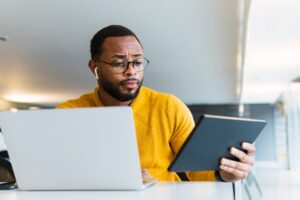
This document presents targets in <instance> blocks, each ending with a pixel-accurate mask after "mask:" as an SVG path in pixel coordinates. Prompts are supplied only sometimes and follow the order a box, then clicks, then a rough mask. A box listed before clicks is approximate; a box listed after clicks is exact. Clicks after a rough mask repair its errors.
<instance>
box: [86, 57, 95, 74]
mask: <svg viewBox="0 0 300 200" xmlns="http://www.w3.org/2000/svg"><path fill="white" fill-rule="evenodd" d="M88 65H89V68H90V70H91V72H92V73H93V74H95V67H96V63H95V61H94V60H93V59H91V60H89V63H88Z"/></svg>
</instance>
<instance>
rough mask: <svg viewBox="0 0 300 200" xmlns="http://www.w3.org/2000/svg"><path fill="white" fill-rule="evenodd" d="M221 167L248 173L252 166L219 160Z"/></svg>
mask: <svg viewBox="0 0 300 200" xmlns="http://www.w3.org/2000/svg"><path fill="white" fill-rule="evenodd" d="M221 165H225V166H227V167H230V168H233V169H237V170H239V171H243V172H250V171H251V168H252V166H251V165H249V164H245V163H242V162H237V161H233V160H229V159H226V158H222V159H221Z"/></svg>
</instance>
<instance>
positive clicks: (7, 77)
mask: <svg viewBox="0 0 300 200" xmlns="http://www.w3.org/2000/svg"><path fill="white" fill-rule="evenodd" d="M299 23H300V1H297V0H263V1H258V0H252V1H250V0H228V1H224V0H209V1H207V0H185V1H183V0H165V1H159V0H152V1H141V0H131V1H124V0H110V1H103V0H90V1H88V2H84V1H74V0H73V1H71V0H59V1H58V0H52V1H47V2H45V1H38V0H27V1H18V0H0V110H12V111H15V110H18V109H51V108H54V107H55V106H56V105H57V104H59V103H60V102H63V101H65V100H68V99H71V98H76V97H79V96H80V95H81V94H83V93H87V92H90V91H92V90H93V89H94V87H95V86H96V80H95V78H94V76H93V75H92V74H91V72H90V71H89V69H88V67H87V63H88V60H89V59H90V55H89V42H90V40H91V38H92V36H93V35H94V34H95V33H96V32H97V31H98V30H99V29H101V28H103V27H105V26H107V25H111V24H120V25H124V26H126V27H128V28H130V29H131V30H133V31H134V32H135V33H136V34H137V36H138V37H139V38H140V40H141V42H142V44H143V47H144V51H145V56H146V57H147V58H148V59H149V60H150V61H151V63H150V66H149V67H148V69H147V71H146V72H145V80H144V85H145V86H147V87H150V88H153V89H155V90H158V91H161V92H167V93H172V94H174V95H176V96H177V97H179V98H180V99H181V100H182V101H184V102H185V103H186V104H187V105H188V106H189V108H190V109H191V111H192V113H193V115H194V118H195V120H197V118H198V117H199V116H200V114H201V113H209V114H218V115H228V116H240V117H252V118H258V119H265V120H267V122H268V124H267V126H266V128H265V129H264V131H263V132H262V134H261V135H260V136H259V138H258V139H257V142H256V147H257V155H256V165H255V169H254V173H253V174H255V177H256V180H257V182H258V183H259V185H258V186H257V185H256V184H255V183H256V182H255V177H254V178H253V179H251V178H249V181H248V186H249V187H248V189H247V187H246V189H245V195H246V196H248V197H249V195H250V196H251V195H252V197H254V196H259V195H260V194H259V189H261V190H262V193H263V195H264V197H265V199H267V198H270V199H271V197H272V196H273V199H274V192H276V194H277V193H278V194H277V195H276V196H277V197H278V198H279V197H281V196H282V198H284V197H289V198H290V199H293V198H294V197H296V196H297V195H298V196H299V194H300V192H299V191H300V190H299V189H300V175H299V172H298V171H299V170H300V156H299V154H300V26H299ZM0 127H1V122H0ZM5 149H6V147H5V142H4V140H3V137H2V135H1V134H0V150H5ZM274 173H275V174H276V176H274ZM270 177H272V178H270ZM250 179H251V180H250ZM253 183H254V184H253ZM276 188H277V189H276ZM247 190H248V191H247ZM297 190H298V192H297ZM249 191H250V193H249ZM287 195H288V196H287ZM289 198H288V199H289ZM285 199H287V198H285Z"/></svg>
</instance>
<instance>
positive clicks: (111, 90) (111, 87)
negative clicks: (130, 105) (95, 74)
mask: <svg viewBox="0 0 300 200" xmlns="http://www.w3.org/2000/svg"><path fill="white" fill-rule="evenodd" d="M126 81H137V89H136V90H135V92H133V93H131V91H130V90H129V93H127V94H124V93H122V91H121V89H120V86H122V84H123V83H124V82H126ZM99 82H100V85H101V86H102V88H103V89H104V90H105V91H106V92H107V93H108V94H109V95H110V96H112V97H113V98H115V99H117V100H118V101H122V102H124V101H130V100H133V99H134V98H135V97H136V96H137V95H138V94H139V92H140V89H141V86H142V83H143V79H142V80H141V81H138V80H137V79H133V78H129V79H126V80H124V81H121V82H119V83H118V84H114V83H112V82H111V81H110V80H108V79H107V78H104V77H101V78H100V80H99Z"/></svg>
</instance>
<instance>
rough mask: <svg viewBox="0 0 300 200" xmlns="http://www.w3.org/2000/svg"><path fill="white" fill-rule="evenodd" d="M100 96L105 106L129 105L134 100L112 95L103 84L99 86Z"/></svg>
mask: <svg viewBox="0 0 300 200" xmlns="http://www.w3.org/2000/svg"><path fill="white" fill-rule="evenodd" d="M98 96H99V98H100V100H101V102H102V103H103V105H104V106H129V105H130V104H131V102H132V101H133V100H129V101H119V100H117V99H115V98H114V97H112V96H110V94H108V93H107V92H106V91H105V90H104V89H103V88H102V87H101V86H100V87H99V92H98Z"/></svg>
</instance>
